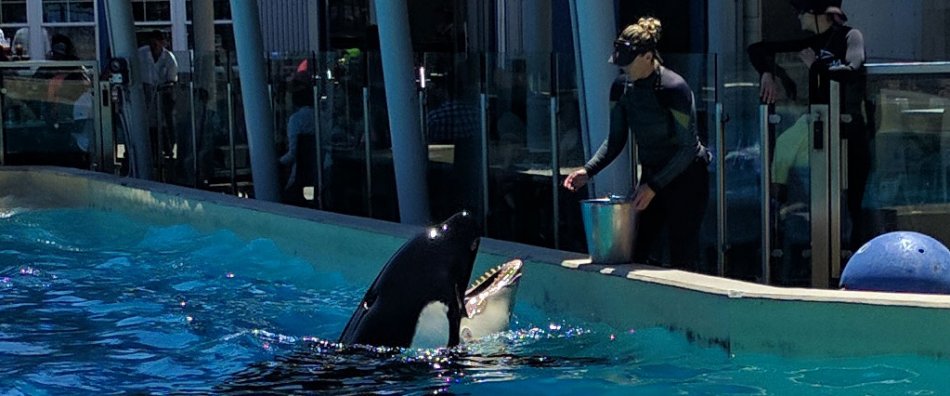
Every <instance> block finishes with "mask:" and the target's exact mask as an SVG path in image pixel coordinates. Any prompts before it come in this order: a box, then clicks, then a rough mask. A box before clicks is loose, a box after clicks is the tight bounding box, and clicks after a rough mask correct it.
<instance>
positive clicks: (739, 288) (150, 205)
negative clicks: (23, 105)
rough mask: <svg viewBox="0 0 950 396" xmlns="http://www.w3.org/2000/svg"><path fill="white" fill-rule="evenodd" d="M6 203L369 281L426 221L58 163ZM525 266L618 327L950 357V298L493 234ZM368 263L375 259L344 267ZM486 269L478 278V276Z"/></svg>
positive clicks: (547, 298)
mask: <svg viewBox="0 0 950 396" xmlns="http://www.w3.org/2000/svg"><path fill="white" fill-rule="evenodd" d="M0 197H3V199H2V200H0V205H4V206H7V207H9V206H31V207H87V208H95V209H102V210H107V211H115V212H119V213H123V214H126V215H129V216H132V217H135V218H139V219H143V220H146V221H148V222H153V223H156V224H181V223H187V224H190V225H192V226H194V227H196V228H197V229H199V230H204V231H212V230H217V229H221V228H224V229H228V230H231V231H233V232H235V233H236V234H237V235H238V236H240V237H242V238H246V239H248V240H251V239H255V238H268V239H271V240H273V241H274V242H275V244H277V246H278V247H280V248H281V249H282V250H284V251H285V252H287V253H288V254H292V255H294V256H297V257H300V258H301V259H304V260H307V261H308V262H310V263H313V265H315V266H320V267H325V268H328V269H330V270H333V271H338V272H339V273H340V274H341V275H343V276H344V277H345V278H347V279H348V280H352V281H354V282H364V283H368V282H370V281H372V279H373V278H374V277H375V276H376V272H377V271H378V270H379V268H380V267H381V266H382V265H383V264H384V263H385V262H386V260H387V259H388V258H389V257H390V256H391V255H392V254H393V253H394V252H395V251H396V250H397V249H398V248H399V247H400V246H401V245H402V244H403V243H404V242H405V241H406V240H407V239H408V238H410V237H411V236H413V235H415V234H417V233H418V232H420V231H422V228H421V227H416V226H408V225H402V224H396V223H391V222H385V221H379V220H372V219H366V218H360V217H353V216H346V215H340V214H334V213H328V212H322V211H316V210H310V209H304V208H296V207H290V206H286V205H280V204H274V203H270V202H262V201H256V200H248V199H241V198H237V197H233V196H229V195H224V194H218V193H212V192H207V191H199V190H195V189H189V188H183V187H177V186H171V185H167V184H160V183H154V182H148V181H142V180H137V179H128V178H118V177H114V176H111V175H106V174H100V173H92V172H86V171H79V170H71V169H63V168H49V167H4V168H0ZM515 257H517V258H522V259H523V260H525V262H526V268H525V275H524V278H523V281H522V283H521V286H520V288H519V290H518V303H519V304H530V305H532V306H535V307H538V308H539V309H541V310H542V311H543V312H545V313H548V314H550V315H551V316H552V317H561V318H565V317H578V318H583V319H585V320H592V321H598V322H604V323H606V324H609V325H611V326H612V327H614V328H616V329H617V330H618V331H627V330H637V329H643V328H649V327H664V328H669V329H673V330H676V331H681V332H683V333H684V334H686V335H687V336H688V337H690V338H691V339H694V340H697V341H699V342H703V343H708V344H713V345H719V346H722V347H723V348H725V349H726V350H727V351H729V352H730V353H733V354H743V353H771V354H779V355H786V356H864V355H881V354H902V355H903V354H915V355H923V356H932V357H939V358H948V357H950V342H947V341H946V334H948V332H950V296H944V295H922V294H898V293H875V292H856V291H841V290H814V289H794V288H779V287H771V286H765V285H759V284H754V283H748V282H741V281H735V280H729V279H722V278H717V277H712V276H706V275H700V274H693V273H688V272H683V271H677V270H669V269H663V268H657V267H650V266H641V265H619V266H601V265H594V264H591V263H590V262H589V260H588V259H587V257H586V256H585V255H581V254H577V253H571V252H563V251H557V250H552V249H544V248H538V247H533V246H528V245H523V244H517V243H511V242H504V241H497V240H492V239H489V238H483V242H482V244H481V247H480V251H479V257H478V262H477V263H476V271H483V270H484V269H485V268H487V267H488V266H491V265H497V264H499V263H502V262H504V261H507V260H509V259H511V258H515ZM353 262H362V263H366V265H365V266H353V265H337V264H336V263H353ZM476 274H477V273H476Z"/></svg>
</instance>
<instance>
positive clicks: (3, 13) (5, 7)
mask: <svg viewBox="0 0 950 396" xmlns="http://www.w3.org/2000/svg"><path fill="white" fill-rule="evenodd" d="M0 23H26V0H4V1H3V2H2V3H0Z"/></svg>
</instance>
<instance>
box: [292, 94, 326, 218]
mask: <svg viewBox="0 0 950 396" xmlns="http://www.w3.org/2000/svg"><path fill="white" fill-rule="evenodd" d="M290 101H291V103H292V104H293V106H294V112H293V113H292V114H291V115H290V118H289V119H288V120H287V152H286V153H284V155H282V156H281V157H280V165H281V166H283V167H285V169H286V168H289V169H290V175H289V176H288V178H287V182H286V183H285V184H284V202H286V203H290V204H305V203H306V201H305V200H304V196H303V187H304V186H310V185H311V184H310V183H313V182H314V180H315V179H316V178H315V177H314V175H315V173H314V172H316V169H315V168H316V166H317V164H316V162H315V159H316V158H315V157H316V140H315V139H316V136H317V128H316V123H315V120H314V103H313V91H312V90H311V89H310V86H309V84H308V83H306V82H303V81H292V82H291V84H290ZM304 136H310V137H313V138H312V139H304V138H303V137H304ZM304 140H306V141H307V143H306V144H303V143H301V142H302V141H304ZM320 148H321V156H322V162H323V169H324V171H326V170H328V168H329V167H330V165H331V164H332V159H331V157H330V150H329V149H330V145H329V142H328V141H325V140H324V141H321V146H320ZM300 166H305V167H310V168H311V169H298V168H299V167H300ZM328 176H329V173H328V172H324V184H323V186H324V187H325V186H327V183H326V181H327V180H328ZM313 187H314V189H316V187H317V186H313ZM314 195H315V198H314V199H321V197H322V196H323V195H322V194H317V193H316V191H315V194H314Z"/></svg>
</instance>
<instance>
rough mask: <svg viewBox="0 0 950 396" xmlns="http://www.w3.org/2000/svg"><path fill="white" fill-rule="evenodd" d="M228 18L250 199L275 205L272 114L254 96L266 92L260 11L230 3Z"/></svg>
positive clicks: (237, 1)
mask: <svg viewBox="0 0 950 396" xmlns="http://www.w3.org/2000/svg"><path fill="white" fill-rule="evenodd" d="M231 15H232V20H233V23H234V42H235V45H236V47H237V55H238V67H239V68H240V70H241V92H242V97H241V99H242V101H243V103H244V122H245V125H246V126H247V134H248V136H247V138H248V139H247V140H248V149H249V150H250V154H251V174H252V177H253V179H254V196H255V198H257V199H259V200H264V201H274V202H276V201H279V200H280V188H279V182H278V180H277V157H276V152H275V148H274V130H273V119H274V113H273V111H271V108H270V106H269V104H268V103H267V98H266V97H264V95H257V94H255V93H257V92H266V90H267V88H266V87H265V86H264V85H265V81H264V80H263V79H262V78H261V76H263V75H264V72H265V70H264V59H263V56H264V43H263V39H262V33H261V18H260V10H259V8H258V4H257V2H256V1H241V0H231Z"/></svg>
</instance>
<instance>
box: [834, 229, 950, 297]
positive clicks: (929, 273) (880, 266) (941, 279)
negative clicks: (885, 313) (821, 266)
mask: <svg viewBox="0 0 950 396" xmlns="http://www.w3.org/2000/svg"><path fill="white" fill-rule="evenodd" d="M840 287H842V288H844V289H849V290H867V291H889V292H908V293H942V294H946V293H950V250H947V247H946V246H944V245H943V244H942V243H940V241H938V240H936V239H934V238H931V237H929V236H927V235H924V234H921V233H917V232H911V231H895V232H889V233H887V234H884V235H880V236H878V237H876V238H874V239H872V240H870V241H868V243H865V244H864V246H861V248H860V249H858V251H857V253H855V254H854V256H852V257H851V260H850V261H848V265H847V266H846V267H845V268H844V272H843V273H842V274H841V283H840Z"/></svg>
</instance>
